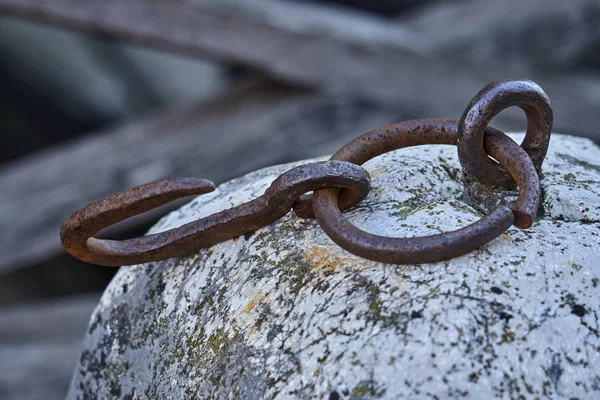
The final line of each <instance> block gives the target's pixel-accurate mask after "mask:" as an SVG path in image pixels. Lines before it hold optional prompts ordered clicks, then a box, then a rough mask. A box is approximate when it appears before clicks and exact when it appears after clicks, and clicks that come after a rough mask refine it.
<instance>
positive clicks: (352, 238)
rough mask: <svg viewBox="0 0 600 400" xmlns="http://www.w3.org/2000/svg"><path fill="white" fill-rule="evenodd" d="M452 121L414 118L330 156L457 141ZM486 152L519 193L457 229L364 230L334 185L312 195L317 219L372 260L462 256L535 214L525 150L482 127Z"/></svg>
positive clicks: (367, 155)
mask: <svg viewBox="0 0 600 400" xmlns="http://www.w3.org/2000/svg"><path fill="white" fill-rule="evenodd" d="M457 134H458V126H457V122H456V120H454V119H430V120H413V121H406V122H402V123H399V124H394V125H390V126H386V127H383V128H379V129H375V130H372V131H370V132H367V133H366V134H364V135H362V136H360V137H358V138H356V139H354V140H352V141H351V142H349V143H347V144H346V145H345V146H343V147H342V148H341V149H340V150H338V151H337V152H336V153H335V154H334V155H333V156H332V157H331V160H340V161H348V162H352V163H356V164H359V165H360V164H363V163H365V162H366V161H368V160H370V159H372V158H373V157H376V156H378V155H381V154H383V153H387V152H389V151H392V150H396V149H401V148H404V147H410V146H418V145H423V144H454V145H455V144H456V143H457ZM484 145H485V150H486V151H487V152H488V154H490V155H491V156H492V157H494V158H495V159H497V160H498V161H499V162H500V164H501V165H502V166H503V167H504V168H505V169H506V170H507V171H508V172H509V173H510V175H511V176H512V178H513V179H514V180H515V181H516V182H517V183H518V185H519V189H520V190H519V197H518V199H517V201H516V203H515V205H514V206H513V209H512V210H511V209H509V208H508V207H505V206H502V205H501V206H498V207H496V208H495V209H494V210H493V211H492V212H491V213H490V214H489V215H487V216H485V217H483V218H482V219H480V220H479V221H477V222H475V223H473V224H471V225H468V226H466V227H464V228H462V229H459V230H456V231H452V232H447V233H442V234H437V235H432V236H425V237H414V238H391V237H384V236H379V235H374V234H371V233H368V232H365V231H363V230H361V229H359V228H357V227H356V226H354V225H353V224H351V223H350V222H349V221H348V220H347V219H346V218H345V217H344V216H343V215H342V213H341V211H340V210H339V208H338V206H337V198H338V189H334V188H324V189H319V190H315V191H314V193H313V206H314V212H315V215H316V218H317V221H318V222H319V224H320V225H321V228H322V229H323V230H324V231H325V233H326V234H327V235H328V236H329V237H330V238H331V239H332V240H333V241H334V242H335V243H337V244H338V245H339V246H340V247H342V248H344V249H345V250H347V251H349V252H351V253H353V254H356V255H358V256H360V257H364V258H367V259H370V260H373V261H380V262H385V263H393V264H420V263H429V262H438V261H442V260H447V259H450V258H453V257H457V256H460V255H463V254H466V253H468V252H470V251H472V250H474V249H476V248H478V247H481V246H482V245H484V244H485V243H487V242H489V241H491V240H493V239H494V238H496V237H498V236H499V235H500V234H501V233H503V232H504V231H506V230H507V229H508V228H509V227H510V226H511V224H513V223H514V225H515V226H517V227H519V228H528V227H530V226H531V224H532V223H533V219H534V217H535V214H536V210H537V206H538V202H539V196H540V186H539V178H538V175H537V172H536V169H535V166H534V165H533V163H532V161H531V159H530V158H529V156H528V155H527V153H526V152H525V151H524V150H523V149H522V148H521V147H520V146H519V145H518V144H516V143H515V142H514V141H513V140H512V139H510V138H509V137H508V136H506V135H504V134H503V133H502V132H500V131H497V130H495V129H493V128H487V129H486V135H485V142H484Z"/></svg>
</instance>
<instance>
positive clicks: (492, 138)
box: [61, 80, 552, 266]
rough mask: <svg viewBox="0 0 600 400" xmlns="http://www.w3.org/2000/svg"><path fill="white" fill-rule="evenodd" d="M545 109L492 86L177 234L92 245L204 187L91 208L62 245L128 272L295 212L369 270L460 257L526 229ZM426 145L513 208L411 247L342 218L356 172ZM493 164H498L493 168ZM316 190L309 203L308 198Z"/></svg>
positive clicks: (370, 137) (514, 89) (544, 144)
mask: <svg viewBox="0 0 600 400" xmlns="http://www.w3.org/2000/svg"><path fill="white" fill-rule="evenodd" d="M510 106H518V107H521V108H522V109H523V110H524V111H525V114H526V115H527V134H526V136H525V139H524V140H523V143H522V147H521V146H519V145H518V144H517V143H515V142H514V141H513V140H512V139H510V138H509V137H508V136H506V135H505V134H504V133H502V132H500V131H498V130H496V129H493V128H491V127H488V123H489V121H490V120H491V119H492V118H493V117H494V116H495V115H496V114H498V113H499V112H500V111H502V110H504V109H505V108H507V107H510ZM551 128H552V109H551V108H550V102H549V100H548V97H547V96H546V94H545V93H544V92H543V91H542V89H541V88H540V87H539V86H537V85H536V84H535V83H533V82H531V81H517V80H510V81H499V82H494V83H492V84H490V85H488V86H486V87H485V88H484V89H483V90H482V91H480V92H479V93H478V94H477V95H476V96H475V98H474V99H473V100H472V101H471V103H469V106H468V107H467V109H466V110H465V112H464V113H463V115H462V117H461V118H460V120H458V121H457V120H455V119H424V120H412V121H406V122H401V123H398V124H394V125H389V126H386V127H383V128H379V129H375V130H372V131H370V132H367V133H366V134H364V135H362V136H360V137H358V138H356V139H354V140H352V141H351V142H349V143H347V144H346V145H345V146H343V147H342V148H341V149H340V150H338V151H337V152H336V153H335V154H334V155H333V156H332V157H331V159H330V161H326V162H322V163H314V164H305V165H301V166H299V167H296V168H293V169H292V170H290V171H288V172H286V173H284V174H282V175H280V176H279V177H278V178H277V179H275V181H274V182H273V183H272V184H271V186H270V187H269V188H268V189H267V190H266V192H265V194H263V195H262V196H260V197H258V198H256V199H255V200H252V201H250V202H247V203H244V204H241V205H239V206H237V207H233V208H230V209H228V210H224V211H221V212H219V213H216V214H213V215H211V216H208V217H206V218H202V219H200V220H198V221H194V222H190V223H188V224H186V225H184V226H182V227H180V228H176V229H171V230H169V231H166V232H162V233H158V234H153V235H148V236H144V237H141V238H135V239H128V240H122V241H114V240H100V239H96V238H94V237H93V235H95V234H96V233H97V232H98V231H100V230H101V229H103V228H106V227H108V226H110V225H112V224H115V223H117V222H119V221H122V220H124V219H126V218H129V217H131V216H134V215H137V214H140V213H142V212H145V211H148V210H150V209H153V208H155V207H158V206H160V205H162V204H165V203H168V202H170V201H173V200H175V199H177V198H180V197H185V196H190V195H194V194H201V193H207V192H210V191H212V190H214V185H213V184H212V182H210V181H206V180H201V179H193V178H177V179H170V180H164V181H158V182H153V183H150V184H147V185H142V186H139V187H136V188H133V189H130V190H128V191H125V192H122V193H117V194H114V195H112V196H108V197H105V198H104V199H101V200H98V201H96V202H94V203H92V204H90V205H88V206H86V207H84V208H83V209H81V210H80V211H78V212H76V213H75V214H73V215H72V216H71V218H69V219H68V220H67V221H66V222H65V223H64V224H63V227H62V229H61V239H62V242H63V246H64V247H65V248H66V249H67V251H69V252H70V253H71V254H72V255H73V256H75V257H77V258H79V259H81V260H84V261H88V262H92V263H96V264H101V265H110V266H118V265H128V264H138V263H142V262H149V261H155V260H161V259H165V258H170V257H175V256H180V255H184V254H188V253H194V252H196V251H198V250H199V249H201V248H206V247H210V246H212V245H214V244H216V243H220V242H223V241H225V240H228V239H232V238H235V237H238V236H240V235H243V234H245V233H249V232H252V231H255V230H256V229H259V228H261V227H263V226H265V225H268V224H271V223H272V222H274V221H276V220H278V219H279V218H281V217H282V216H284V215H285V214H287V213H288V212H289V210H290V209H291V208H292V207H293V209H294V211H295V213H296V214H297V215H298V216H300V217H303V218H311V217H316V218H317V221H318V223H319V224H320V225H321V227H322V228H323V230H324V231H325V233H327V235H328V236H329V237H330V238H331V239H332V240H333V241H334V242H335V243H337V244H338V245H339V246H341V247H342V248H344V249H346V250H347V251H349V252H351V253H354V254H356V255H359V256H361V257H364V258H368V259H370V260H374V261H381V262H385V263H395V264H417V263H428V262H437V261H442V260H446V259H449V258H453V257H457V256H460V255H463V254H466V253H468V252H470V251H472V250H474V249H476V248H478V247H480V246H482V245H484V244H485V243H487V242H489V241H490V240H493V239H494V238H496V237H498V236H499V235H500V234H501V233H502V232H504V231H506V229H508V228H509V227H510V226H511V225H515V226H516V227H518V228H522V229H524V228H529V227H530V226H531V225H532V223H533V221H534V218H535V216H536V212H537V208H538V203H539V198H540V183H539V178H538V171H539V170H540V168H541V164H542V162H543V160H544V157H545V155H546V151H547V148H548V142H549V140H550V130H551ZM425 144H448V145H457V146H458V155H459V160H460V162H461V165H462V167H463V170H464V171H463V172H464V175H465V179H466V182H465V184H466V187H467V189H471V188H473V185H475V184H478V185H490V186H493V187H503V188H507V187H510V186H511V185H513V186H514V184H515V183H516V185H518V187H519V196H518V198H517V200H516V201H515V202H514V203H513V204H512V205H510V207H507V206H506V205H504V204H500V205H498V206H496V207H495V208H494V209H493V210H492V211H491V212H490V213H489V214H488V215H487V216H485V217H483V218H482V219H480V220H479V221H477V222H475V223H473V224H471V225H468V226H466V227H464V228H462V229H458V230H456V231H452V232H447V233H442V234H437V235H432V236H425V237H413V238H390V237H383V236H378V235H374V234H371V233H368V232H365V231H362V230H360V229H358V228H357V227H355V226H354V225H352V224H351V223H350V222H349V221H348V220H347V219H346V218H345V217H344V216H343V215H342V212H341V210H343V209H345V208H348V207H350V206H352V205H355V204H357V203H358V202H360V201H362V200H363V199H364V198H365V197H366V196H367V194H368V192H369V190H370V179H369V174H368V173H367V172H366V171H365V170H364V169H363V168H362V167H360V165H362V164H363V163H365V162H366V161H368V160H370V159H372V158H374V157H377V156H379V155H381V154H383V153H386V152H389V151H393V150H397V149H401V148H405V147H410V146H419V145H425ZM490 157H492V158H493V159H495V160H497V161H498V163H499V164H498V163H496V162H495V161H493V160H492V158H490ZM309 191H314V192H313V195H306V194H304V193H307V192H309Z"/></svg>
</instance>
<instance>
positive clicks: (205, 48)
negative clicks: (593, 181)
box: [0, 0, 600, 140]
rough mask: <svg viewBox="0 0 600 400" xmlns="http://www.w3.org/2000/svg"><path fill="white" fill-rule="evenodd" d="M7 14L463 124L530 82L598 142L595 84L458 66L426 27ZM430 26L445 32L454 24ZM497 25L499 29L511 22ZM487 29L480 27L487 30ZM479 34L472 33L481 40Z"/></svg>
mask: <svg viewBox="0 0 600 400" xmlns="http://www.w3.org/2000/svg"><path fill="white" fill-rule="evenodd" d="M583 1H585V0H579V1H578V3H577V4H579V5H581V4H583ZM497 4H498V6H499V7H504V6H503V3H497ZM531 4H533V3H531ZM583 6H585V4H583ZM536 7H538V6H535V7H534V8H533V10H535V9H537V8H536ZM520 9H522V7H521V8H520ZM581 9H582V10H583V9H585V8H584V7H582V8H581ZM0 12H2V13H4V14H5V15H13V16H18V17H22V18H29V19H34V20H39V21H43V22H46V23H52V24H56V25H60V26H63V27H69V28H73V29H78V30H82V31H85V32H89V33H95V34H100V35H103V36H105V37H110V38H115V39H120V40H127V41H131V42H135V43H139V44H144V45H149V46H156V47H163V48H168V49H170V50H173V51H180V52H186V53H192V54H196V55H203V56H207V55H208V56H212V57H215V58H217V59H219V60H223V61H226V62H231V63H238V64H243V65H247V66H250V67H253V68H256V69H258V70H261V71H263V72H265V73H267V74H268V75H270V76H273V77H276V78H278V79H283V80H285V81H288V82H292V83H296V84H300V85H304V86H309V87H317V88H319V89H320V90H322V91H326V92H329V93H334V94H344V95H354V96H360V97H366V98H369V99H373V100H376V101H380V102H383V103H385V104H393V105H395V106H397V107H406V108H411V109H413V110H420V111H421V113H420V115H421V116H422V117H440V116H454V115H457V114H459V113H460V112H462V108H463V107H464V106H465V104H464V103H463V101H461V99H468V98H471V97H472V96H473V94H474V93H476V92H477V91H478V90H479V89H480V88H481V87H483V86H484V85H485V84H487V83H489V82H490V81H492V80H496V79H501V78H508V77H510V76H508V75H520V76H526V77H528V78H531V79H534V80H536V82H538V83H539V84H540V85H541V86H542V87H544V89H545V90H546V91H547V92H548V94H549V95H550V98H551V99H552V101H553V104H554V106H555V108H556V109H557V110H560V112H558V113H557V118H556V122H555V128H556V129H557V130H559V131H568V132H572V133H574V134H578V135H585V136H588V137H592V138H595V139H596V140H598V139H600V134H599V133H598V131H597V129H596V110H597V109H598V106H600V81H599V80H598V79H597V78H593V77H584V76H577V77H563V76H562V75H560V74H556V73H553V74H548V73H547V72H546V73H539V72H535V71H529V69H528V68H520V67H518V66H516V65H517V64H515V63H511V62H510V61H507V62H506V63H499V62H494V63H488V64H486V66H485V68H483V69H481V68H480V67H481V65H479V64H478V68H476V69H474V68H473V64H474V63H473V62H472V60H473V59H472V58H468V57H467V58H466V59H465V60H464V62H463V63H460V64H457V63H456V62H455V61H456V60H455V59H453V58H451V57H448V56H444V55H443V54H444V53H443V52H440V51H438V50H439V46H438V45H436V43H437V42H436V40H438V39H437V38H435V37H433V38H432V37H429V36H427V35H426V34H425V33H424V32H423V27H422V26H421V28H420V30H419V29H418V27H419V26H420V25H419V24H416V25H415V27H414V29H412V30H409V29H408V28H406V27H405V26H403V25H402V24H400V23H398V22H394V21H386V20H382V19H380V18H376V17H369V16H365V15H362V14H359V13H352V12H349V11H342V10H332V9H328V8H324V7H320V6H318V5H314V4H313V5H311V4H299V3H294V2H282V1H270V0H263V1H251V0H241V1H237V0H236V1H233V0H218V1H217V0H187V1H179V0H163V1H155V0H126V1H123V0H105V1H102V2H98V1H93V0H47V1H44V2H40V1H38V0H0ZM452 15H454V14H452ZM486 15H490V16H491V17H494V16H495V15H499V16H503V15H504V14H502V13H493V12H491V13H488V14H486ZM531 15H532V16H534V15H535V14H531ZM467 17H468V16H467ZM427 18H428V17H423V18H421V19H420V21H427V20H428V19H427ZM431 18H432V20H433V21H437V22H436V23H438V24H441V23H445V24H450V25H451V24H452V21H449V20H444V22H440V21H438V20H436V19H435V16H432V17H431ZM472 19H473V18H470V19H469V20H468V21H464V22H465V25H468V26H471V25H469V21H470V20H472ZM504 19H506V18H504ZM494 21H496V20H494ZM487 22H488V21H487V20H486V24H487ZM496 22H497V23H496ZM496 22H494V23H495V25H494V26H496V25H498V23H503V24H504V23H508V22H506V21H504V20H498V21H496ZM462 23H463V22H462V20H461V24H462ZM486 24H484V25H483V27H481V26H480V28H483V29H485V28H486V26H487V25H486ZM477 32H479V30H477V29H475V30H474V32H469V33H472V34H473V35H475V36H476V35H478V33H477ZM497 48H498V47H497ZM462 54H469V53H468V52H463V53H462ZM474 56H477V54H474ZM502 58H503V57H501V56H500V57H499V59H502ZM505 58H510V55H509V56H507V57H505ZM509 64H510V65H509ZM432 97H435V102H432V101H431V98H432ZM573 99H577V101H574V100H573ZM519 126H522V125H519Z"/></svg>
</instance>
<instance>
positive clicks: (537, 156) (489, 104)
mask: <svg viewBox="0 0 600 400" xmlns="http://www.w3.org/2000/svg"><path fill="white" fill-rule="evenodd" d="M511 106H518V107H520V108H521V109H522V110H523V111H524V112H525V115H526V116H527V132H526V134H525V139H523V143H522V144H521V147H523V149H524V150H525V151H526V152H527V154H528V155H529V157H530V158H531V161H533V165H535V167H536V169H537V170H538V171H541V168H542V163H543V162H544V157H546V152H547V151H548V144H549V142H550V134H551V132H552V122H553V112H552V108H551V107H550V99H548V96H547V95H546V93H544V91H543V90H542V88H540V87H539V86H538V85H537V84H536V83H535V82H532V81H528V80H503V81H497V82H492V83H490V84H489V85H487V86H486V87H485V88H483V89H482V90H481V91H480V92H479V93H477V95H476V96H475V97H474V98H473V100H471V102H470V103H469V105H468V106H467V108H466V109H465V111H464V112H463V115H462V116H461V118H460V121H459V123H458V131H459V135H458V142H459V144H458V157H459V159H460V163H461V165H462V167H463V170H464V173H465V178H466V179H467V180H476V181H478V182H481V183H483V184H485V185H489V186H494V187H505V188H510V187H513V186H514V180H513V179H511V176H510V173H509V174H507V173H506V171H504V170H502V168H500V166H499V165H498V163H495V162H494V161H492V160H491V159H490V158H489V157H488V154H490V153H489V152H488V151H487V149H486V148H484V132H485V129H486V127H487V126H488V124H489V123H490V121H491V120H492V118H494V117H495V116H496V115H497V114H498V113H500V112H501V111H502V110H504V109H506V108H509V107H511Z"/></svg>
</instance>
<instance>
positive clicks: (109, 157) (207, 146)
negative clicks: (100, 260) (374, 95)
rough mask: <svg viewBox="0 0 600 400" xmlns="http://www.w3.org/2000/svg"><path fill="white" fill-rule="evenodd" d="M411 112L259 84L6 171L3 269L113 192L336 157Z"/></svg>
mask: <svg viewBox="0 0 600 400" xmlns="http://www.w3.org/2000/svg"><path fill="white" fill-rule="evenodd" d="M403 117H404V115H402V114H400V113H399V112H396V111H394V110H390V109H383V108H380V107H376V106H373V105H370V104H369V103H365V102H361V101H355V100H349V99H344V98H334V97H331V96H322V95H315V94H311V93H307V92H303V91H299V90H293V91H292V90H290V89H287V88H281V87H277V86H275V85H270V84H257V85H255V86H252V87H250V88H245V89H238V90H235V91H232V92H230V93H228V94H226V95H223V96H222V97H221V98H219V99H216V100H213V101H211V102H205V103H200V104H196V105H193V106H189V107H185V108H182V109H177V110H174V111H170V112H165V113H163V114H161V115H156V116H152V117H149V118H147V119H146V120H142V121H138V122H133V123H130V124H128V125H126V126H123V127H120V128H116V129H113V130H109V131H105V132H96V133H92V134H89V135H87V136H85V137H82V138H80V139H78V140H76V141H74V142H71V143H68V144H65V145H61V146H58V147H55V148H51V149H49V150H47V151H42V152H40V153H36V154H34V155H32V156H30V157H26V158H23V159H21V160H18V161H17V162H14V163H12V164H8V165H6V166H5V167H3V168H1V169H0V221H1V224H2V229H0V273H2V272H7V271H9V270H12V269H14V268H18V267H22V266H25V265H30V264H31V263H35V262H37V261H40V260H43V259H46V258H48V257H51V256H53V255H56V254H58V252H60V251H62V248H61V247H60V243H59V235H58V232H59V228H60V224H61V223H62V221H63V220H64V219H66V218H67V217H68V216H69V215H70V214H71V213H72V212H74V211H75V210H77V209H78V208H79V207H81V206H83V205H85V204H86V203H88V202H90V201H93V200H95V199H97V198H100V197H102V196H105V195H107V194H109V193H113V192H116V191H119V190H123V189H125V188H129V187H131V186H135V185H138V184H141V183H145V182H149V181H152V180H155V179H160V178H164V177H169V176H197V177H203V178H207V179H211V180H213V181H215V182H216V183H220V182H223V181H225V180H227V179H230V178H233V177H236V176H239V175H242V174H244V173H246V172H249V171H252V170H255V169H257V168H260V167H263V166H266V165H270V164H276V163H281V162H286V161H291V160H296V159H299V158H307V157H313V156H317V155H324V154H328V153H331V152H332V151H333V150H335V149H336V148H337V147H339V146H340V145H341V144H343V143H344V142H345V141H347V140H349V139H350V138H353V137H355V136H357V135H358V134H360V133H362V132H364V131H366V130H369V129H371V128H373V127H376V126H380V125H383V124H386V123H389V122H391V121H393V120H397V119H401V118H403ZM159 212H161V211H159ZM162 212H163V213H164V210H163V211H162ZM154 216H156V214H155V215H154ZM146 222H147V221H146Z"/></svg>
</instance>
